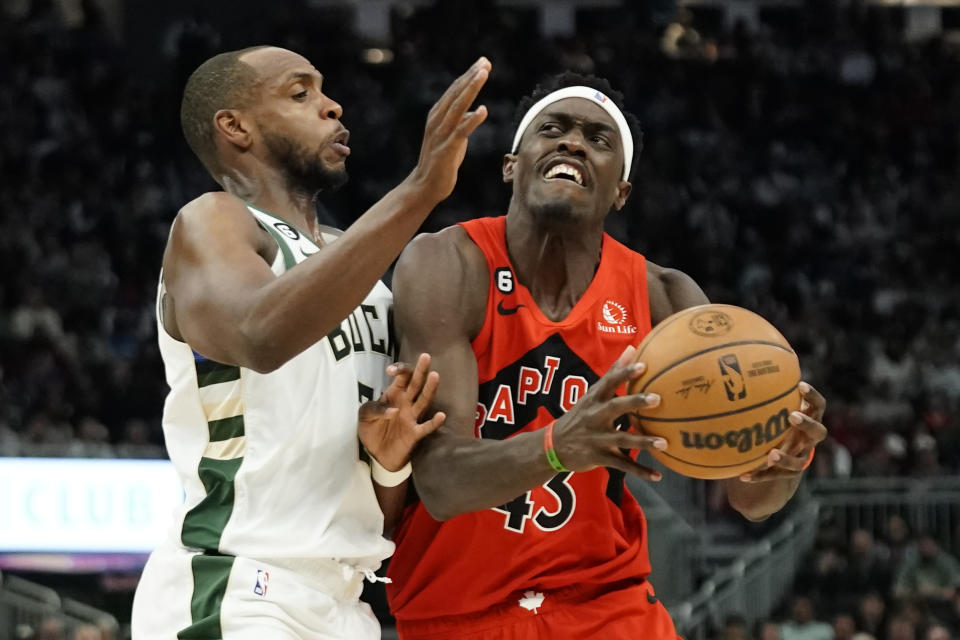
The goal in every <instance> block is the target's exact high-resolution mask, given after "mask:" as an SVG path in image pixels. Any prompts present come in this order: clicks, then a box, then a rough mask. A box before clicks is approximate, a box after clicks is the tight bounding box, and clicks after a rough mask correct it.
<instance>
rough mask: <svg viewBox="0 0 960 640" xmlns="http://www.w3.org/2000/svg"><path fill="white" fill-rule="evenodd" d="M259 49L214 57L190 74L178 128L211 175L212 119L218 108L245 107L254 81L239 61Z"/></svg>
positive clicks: (249, 69)
mask: <svg viewBox="0 0 960 640" xmlns="http://www.w3.org/2000/svg"><path fill="white" fill-rule="evenodd" d="M263 48H264V47H263V46H257V47H247V48H246V49H239V50H237V51H226V52H224V53H220V54H217V55H215V56H213V57H212V58H210V59H209V60H207V61H206V62H204V63H203V64H201V65H200V66H199V67H197V68H196V70H195V71H194V72H193V73H191V74H190V77H189V78H188V79H187V84H186V86H185V87H184V88H183V100H182V102H181V103H180V126H181V127H182V128H183V136H184V137H185V138H186V139H187V144H188V145H190V148H191V149H192V150H193V152H194V153H195V154H196V155H197V157H198V158H199V159H200V162H202V163H203V165H204V166H205V167H206V168H207V170H208V171H210V172H211V173H213V171H214V168H215V167H216V166H217V162H216V160H217V159H216V154H215V151H216V145H214V142H213V116H214V114H215V113H216V112H217V111H220V110H221V109H237V108H243V107H245V106H247V105H248V104H249V102H250V98H251V89H252V87H253V85H254V83H255V82H256V81H257V79H258V75H257V72H256V70H255V69H254V68H253V67H251V66H250V65H248V64H247V63H245V62H243V61H241V60H240V58H241V57H242V56H243V55H244V54H246V53H249V52H250V51H256V50H257V49H263Z"/></svg>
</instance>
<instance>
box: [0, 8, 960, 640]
mask: <svg viewBox="0 0 960 640" xmlns="http://www.w3.org/2000/svg"><path fill="white" fill-rule="evenodd" d="M957 4H958V3H956V2H939V3H933V2H922V1H918V2H909V3H907V2H903V3H901V2H892V1H891V2H866V1H852V0H851V1H846V2H845V1H842V0H836V1H830V0H819V1H814V0H809V1H802V0H766V1H764V0H756V1H751V0H728V1H723V0H713V1H709V0H702V1H700V2H695V1H690V2H679V3H677V2H674V1H672V0H655V1H650V2H640V1H637V2H630V1H627V0H623V1H618V0H594V1H592V2H591V1H588V0H554V1H553V2H550V1H548V0H470V1H463V2H459V1H453V0H448V1H446V2H443V1H429V0H407V1H395V0H352V1H350V0H300V1H290V2H283V1H277V2H271V3H262V2H254V1H252V0H250V1H241V0H208V1H204V2H193V1H189V0H166V1H164V2H139V1H133V0H126V1H125V0H4V1H3V2H2V3H0V456H3V457H0V571H2V581H0V640H5V639H7V638H44V639H59V638H75V639H77V640H79V639H81V638H84V639H97V638H102V639H104V640H105V639H107V638H123V637H125V635H126V633H127V628H126V625H127V623H128V622H129V608H130V602H131V598H132V592H133V589H134V587H135V585H136V582H137V578H138V575H139V569H140V567H141V566H142V563H143V561H144V558H145V555H144V554H145V552H146V549H148V548H149V545H150V544H151V540H153V538H151V535H156V531H157V527H160V526H162V524H156V522H161V523H162V518H163V516H165V515H166V511H164V509H167V511H168V505H169V501H170V500H171V499H172V500H176V499H177V496H176V492H175V491H174V492H173V495H171V492H170V489H169V480H170V478H169V475H168V474H167V473H166V467H165V464H164V463H163V462H155V461H151V460H153V459H163V458H164V457H165V451H164V448H163V443H162V433H161V430H160V412H161V409H162V402H163V397H164V394H165V391H166V388H165V384H164V381H163V377H162V366H161V362H160V358H159V354H158V351H157V345H156V330H155V326H154V318H153V305H154V295H155V290H156V281H157V275H158V269H159V264H160V257H161V252H162V248H163V245H164V242H165V240H166V236H167V232H168V229H169V224H170V222H171V220H172V219H173V217H174V215H175V214H176V212H177V210H178V208H179V207H180V206H182V205H183V204H184V203H186V202H187V201H189V200H190V199H192V198H194V197H195V196H197V195H199V194H200V193H202V192H204V191H206V190H209V189H211V188H213V187H214V185H213V183H212V182H211V181H210V179H209V178H208V176H207V175H206V174H205V172H204V171H203V170H202V169H201V167H200V165H199V163H198V162H197V161H196V160H195V158H193V157H192V155H191V154H190V152H189V150H188V149H187V147H186V145H185V143H184V142H183V138H182V135H181V133H180V129H179V123H178V117H177V114H178V104H179V98H180V92H181V89H182V86H183V83H184V80H185V78H186V76H187V75H188V74H189V72H190V71H192V69H194V68H195V67H196V66H197V64H199V63H200V62H201V61H202V60H204V59H205V58H206V57H208V56H209V55H211V54H212V53H215V52H219V51H222V50H227V49H235V48H240V47H244V46H249V45H253V44H262V43H270V44H276V45H280V46H284V47H288V48H290V49H293V50H296V51H298V52H300V53H303V54H304V55H306V56H307V57H308V58H310V59H311V60H312V61H313V62H314V64H315V65H316V66H317V67H318V68H319V69H320V70H321V71H322V72H323V73H324V74H325V76H326V80H325V85H324V87H325V91H326V92H328V93H329V94H330V95H331V96H332V97H334V98H335V99H336V100H338V101H339V102H340V103H341V104H342V105H343V106H344V116H343V120H344V122H345V123H346V124H347V126H348V127H349V128H350V129H351V131H352V136H351V147H352V149H353V153H352V155H351V157H350V160H349V165H348V166H349V170H350V174H351V180H350V183H349V184H348V185H347V186H346V187H345V188H344V189H343V190H342V191H340V192H338V193H336V194H333V195H330V196H326V197H324V199H323V206H322V208H321V210H320V211H319V212H318V215H319V216H320V218H321V220H323V221H324V222H327V223H330V224H335V225H338V226H341V227H345V226H348V225H349V224H350V223H351V222H352V221H353V220H354V219H355V218H356V217H357V216H358V215H359V214H360V213H362V212H363V211H364V210H365V209H366V208H367V207H368V206H369V205H371V204H372V203H373V202H375V201H376V200H377V199H378V198H379V197H380V196H381V195H383V194H384V193H385V192H386V191H388V190H389V189H390V188H391V187H392V186H393V185H395V184H396V183H397V182H399V181H400V180H401V179H402V177H403V176H404V175H406V172H408V171H409V170H410V169H411V168H412V167H413V166H414V163H415V160H416V156H417V152H418V149H419V142H420V137H421V134H422V127H423V123H424V119H425V114H426V112H427V110H428V108H429V107H430V105H431V104H432V102H433V101H434V100H435V99H436V98H437V97H438V95H439V94H440V93H441V91H442V89H443V88H444V87H445V86H446V85H447V83H448V82H449V81H450V80H451V79H452V78H453V77H454V76H455V75H456V74H458V73H459V72H460V71H461V70H462V69H464V68H466V66H467V65H468V64H469V63H470V62H472V61H473V60H474V59H475V58H476V57H477V56H478V55H480V54H483V55H486V56H487V57H489V58H490V59H491V60H492V62H493V73H492V75H491V78H490V80H489V82H488V83H487V86H486V87H485V89H484V90H483V92H482V94H481V101H482V102H483V103H484V104H486V105H487V106H488V108H489V110H490V117H489V119H488V121H487V122H486V123H485V124H484V125H483V126H482V127H481V129H480V130H479V131H478V132H477V133H476V134H475V135H474V137H473V138H472V139H471V142H470V150H469V153H468V155H467V159H466V161H465V162H464V165H463V168H462V170H461V172H460V180H459V183H458V185H457V188H456V191H455V193H454V195H453V196H452V197H451V198H449V199H448V200H447V201H445V202H444V203H443V204H441V205H440V206H439V207H438V208H437V210H436V212H435V213H434V214H433V215H432V216H431V217H430V219H429V220H428V222H427V223H426V224H425V225H424V230H425V231H432V230H437V229H439V228H442V227H444V226H446V225H449V224H451V223H453V222H456V221H459V220H464V219H469V218H473V217H477V216H483V215H496V214H500V213H503V212H504V211H505V207H506V203H507V200H508V195H509V193H508V189H507V188H506V187H505V186H504V185H503V184H502V183H501V181H500V178H499V171H500V169H499V167H500V158H501V155H502V153H503V152H504V151H505V150H506V148H507V145H508V144H509V140H510V138H511V136H512V130H511V120H512V116H513V110H514V107H515V105H516V103H517V102H518V100H519V98H520V97H521V96H522V95H524V94H526V93H528V92H529V91H530V90H531V89H532V87H533V86H534V84H535V83H536V82H537V81H538V80H540V79H542V78H544V77H545V76H547V75H549V74H551V73H554V72H557V71H561V70H565V69H573V70H576V71H581V72H590V73H595V74H597V75H600V76H605V77H607V78H609V79H610V80H611V81H612V83H613V84H614V86H615V87H617V88H619V89H620V90H622V91H623V92H624V94H625V95H626V102H627V105H628V108H629V109H630V110H632V111H634V112H635V113H637V114H638V115H639V117H640V120H641V123H642V125H643V128H644V130H645V133H646V136H645V150H644V152H643V156H642V158H641V160H640V164H639V167H638V169H637V173H636V178H635V180H634V190H633V196H632V198H631V199H630V201H629V202H628V204H627V206H626V208H625V210H624V211H622V212H620V213H617V214H614V215H611V217H610V219H609V221H608V230H609V231H610V232H611V233H612V234H613V235H614V236H615V237H617V238H618V239H619V240H621V241H623V242H625V243H627V244H628V245H630V246H631V247H633V248H635V249H637V250H639V251H641V252H643V253H644V254H646V255H647V256H648V257H649V258H650V259H651V260H653V261H655V262H657V263H659V264H662V265H669V266H674V267H677V268H680V269H682V270H684V271H686V272H687V273H689V274H690V275H691V276H693V277H694V278H695V279H696V280H697V281H698V282H699V283H700V284H701V285H702V286H703V288H704V289H705V291H706V292H707V295H708V296H709V297H710V298H711V299H712V300H713V301H717V302H727V303H732V304H738V305H742V306H745V307H748V308H750V309H753V310H755V311H757V312H759V313H761V314H763V315H764V316H766V317H767V318H769V319H770V320H771V321H773V322H774V324H776V325H777V326H778V327H779V328H780V329H781V331H782V332H783V333H784V334H785V335H786V336H787V338H788V339H789V340H790V341H791V343H792V344H793V345H794V347H795V348H796V350H797V351H798V353H799V355H800V360H801V363H802V365H803V369H804V375H805V378H806V379H807V380H809V381H810V382H811V383H813V384H814V385H815V386H817V387H818V388H819V389H820V390H821V391H823V393H824V394H825V395H826V396H827V398H828V401H829V405H828V410H827V415H826V418H825V423H826V425H827V426H828V428H829V430H830V437H829V439H828V440H827V441H826V442H825V443H824V444H823V445H822V446H821V447H820V448H819V450H818V455H817V457H816V460H815V465H814V466H813V468H812V469H811V470H810V471H809V472H808V474H807V476H808V478H807V480H806V481H805V483H804V485H803V489H802V491H801V493H800V494H799V495H798V496H797V497H796V498H795V499H794V500H793V502H792V503H791V504H790V505H789V506H788V508H787V509H785V510H784V511H783V512H781V513H780V514H777V515H776V516H775V517H773V518H771V519H770V520H769V521H767V522H764V523H760V524H756V525H750V524H748V523H746V522H744V521H742V519H740V518H739V516H736V515H732V514H731V513H730V512H729V511H728V509H727V508H726V507H725V506H724V505H725V500H724V499H723V496H722V495H720V494H719V493H718V490H717V487H716V486H714V485H708V484H706V483H702V482H697V481H692V480H687V479H684V478H681V477H679V476H676V475H674V474H669V473H668V474H667V478H666V479H665V481H664V482H663V483H661V485H660V486H657V487H655V488H652V487H650V486H647V485H644V484H643V483H631V485H630V486H631V489H632V490H633V491H634V492H635V493H636V494H637V495H638V497H639V498H640V500H641V502H642V503H643V505H644V507H645V510H646V512H647V515H648V518H649V520H650V529H651V534H650V535H651V538H650V542H651V547H652V555H653V565H654V573H653V576H652V579H653V582H654V584H655V585H657V587H658V591H659V593H660V594H661V597H662V599H663V600H664V602H666V603H667V604H668V606H669V608H670V610H671V612H672V613H673V615H674V617H675V619H676V621H677V624H678V626H679V627H680V629H681V631H683V632H684V633H685V634H687V636H688V637H690V638H698V639H704V638H723V639H725V640H738V639H745V638H757V639H762V640H774V639H775V638H782V639H783V640H794V639H796V638H830V637H835V638H837V639H838V640H849V639H850V638H852V637H854V634H855V633H858V632H859V633H865V634H869V637H873V638H876V639H877V640H882V639H885V638H889V639H890V640H912V639H917V640H919V639H921V638H927V639H928V640H943V639H944V638H950V637H954V638H956V637H960V636H958V633H960V632H958V629H960V595H958V594H957V588H958V587H960V562H958V561H957V560H956V557H957V556H958V555H960V481H958V479H957V474H958V471H960V424H958V404H960V331H958V329H960V287H958V286H957V284H956V281H957V276H958V275H960V269H958V267H957V253H958V251H960V208H958V207H960V163H958V160H960V155H958V152H960V127H958V124H960V31H957V30H958V29H960V7H958V6H956V5H957ZM388 278H389V275H388ZM156 513H159V514H160V515H159V516H158V517H159V518H160V520H159V521H155V520H153V519H152V518H154V515H155V514H156ZM925 536H929V537H930V539H928V540H927V541H926V542H921V543H920V544H917V542H918V540H920V539H921V538H924V537H925ZM931 541H932V543H933V544H934V545H935V547H936V549H938V550H939V551H936V552H935V553H932V554H931V553H927V552H929V551H930V549H931ZM918 549H919V550H918ZM918 575H920V576H921V579H920V580H919V581H918V580H917V579H916V578H917V576H918ZM925 580H926V582H924V581H925ZM931 581H933V583H935V584H936V587H937V588H936V589H932V588H923V587H922V586H918V585H923V584H928V585H929V584H931ZM366 597H367V598H368V599H369V600H370V601H371V602H373V603H374V606H375V608H376V610H377V612H378V614H379V615H380V616H381V618H382V620H383V622H384V637H393V635H392V626H391V621H390V619H389V614H388V613H387V611H386V607H385V603H384V599H383V594H382V590H381V589H379V588H368V590H367V594H366ZM861 637H863V638H866V637H868V636H861Z"/></svg>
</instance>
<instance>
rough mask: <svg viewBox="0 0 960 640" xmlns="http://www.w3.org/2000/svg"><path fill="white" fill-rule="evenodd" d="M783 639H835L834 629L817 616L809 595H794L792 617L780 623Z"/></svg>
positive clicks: (791, 607)
mask: <svg viewBox="0 0 960 640" xmlns="http://www.w3.org/2000/svg"><path fill="white" fill-rule="evenodd" d="M780 636H781V639H782V640H833V629H832V628H831V627H830V625H829V624H827V623H826V622H823V621H821V620H818V619H817V618H816V611H815V610H814V606H813V600H812V599H810V598H809V597H807V596H803V595H798V596H794V598H793V602H792V604H791V606H790V619H789V620H787V621H786V622H784V623H783V624H782V625H780Z"/></svg>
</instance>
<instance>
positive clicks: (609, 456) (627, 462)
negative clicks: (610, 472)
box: [600, 451, 663, 482]
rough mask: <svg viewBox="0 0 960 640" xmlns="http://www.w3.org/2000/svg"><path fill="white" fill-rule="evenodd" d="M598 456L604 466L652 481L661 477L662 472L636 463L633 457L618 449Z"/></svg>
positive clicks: (656, 480)
mask: <svg viewBox="0 0 960 640" xmlns="http://www.w3.org/2000/svg"><path fill="white" fill-rule="evenodd" d="M600 458H601V460H602V464H603V466H605V467H611V468H613V469H619V470H620V471H623V472H625V473H629V474H630V475H634V476H637V477H638V478H643V479H644V480H650V481H652V482H659V481H660V480H662V479H663V474H662V473H660V472H659V471H655V470H654V469H651V468H649V467H645V466H643V465H642V464H638V463H637V462H636V461H635V460H634V459H633V458H631V457H630V456H628V455H625V454H623V453H621V452H619V451H618V452H616V453H614V452H613V451H609V452H607V453H605V454H603V455H601V456H600Z"/></svg>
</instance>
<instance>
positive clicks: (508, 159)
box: [503, 153, 517, 184]
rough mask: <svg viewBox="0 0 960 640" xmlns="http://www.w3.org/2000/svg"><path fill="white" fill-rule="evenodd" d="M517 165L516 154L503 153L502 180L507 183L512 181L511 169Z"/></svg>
mask: <svg viewBox="0 0 960 640" xmlns="http://www.w3.org/2000/svg"><path fill="white" fill-rule="evenodd" d="M516 166H517V156H515V155H514V154H512V153H505V154H504V155H503V181H504V182H506V183H507V184H509V183H511V182H513V170H514V168H515V167H516Z"/></svg>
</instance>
